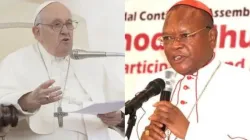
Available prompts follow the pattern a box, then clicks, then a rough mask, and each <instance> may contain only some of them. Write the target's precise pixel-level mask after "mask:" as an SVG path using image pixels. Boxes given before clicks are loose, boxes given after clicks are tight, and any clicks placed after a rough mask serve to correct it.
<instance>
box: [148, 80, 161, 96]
mask: <svg viewBox="0 0 250 140" xmlns="http://www.w3.org/2000/svg"><path fill="white" fill-rule="evenodd" d="M149 88H154V89H153V93H152V94H154V95H157V94H159V93H160V92H161V91H162V90H163V89H164V88H165V81H164V80H162V79H161V78H157V79H155V80H153V81H151V82H150V83H149V84H148V85H147V87H146V90H148V89H149ZM154 95H152V96H154Z"/></svg>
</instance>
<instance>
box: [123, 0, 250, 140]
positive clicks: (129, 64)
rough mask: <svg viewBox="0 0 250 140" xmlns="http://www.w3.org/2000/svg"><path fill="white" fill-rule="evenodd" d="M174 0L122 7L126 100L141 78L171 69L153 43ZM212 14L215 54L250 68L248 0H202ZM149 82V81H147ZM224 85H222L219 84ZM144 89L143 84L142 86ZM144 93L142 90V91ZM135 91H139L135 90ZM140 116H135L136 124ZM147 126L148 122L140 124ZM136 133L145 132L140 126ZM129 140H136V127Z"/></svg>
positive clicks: (134, 1) (142, 0) (136, 0)
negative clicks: (214, 28)
mask: <svg viewBox="0 0 250 140" xmlns="http://www.w3.org/2000/svg"><path fill="white" fill-rule="evenodd" d="M175 2H177V1H176V0H167V1H166V0H157V1H155V0H127V1H126V6H125V7H126V8H125V33H126V34H125V40H126V59H125V63H126V64H125V72H126V76H125V83H126V96H125V99H126V100H129V99H132V98H133V97H134V96H135V90H134V89H135V87H136V85H137V84H138V83H136V82H135V81H139V80H140V79H141V78H143V77H144V76H148V75H149V74H151V73H155V72H159V71H161V70H164V69H166V68H168V67H170V66H169V65H168V63H167V61H166V59H165V56H164V54H163V47H162V46H160V45H159V42H157V41H156V39H157V37H158V36H159V35H160V33H161V31H162V26H163V21H164V18H165V12H166V10H167V9H168V8H170V6H171V5H173V4H174V3H175ZM202 2H204V3H205V4H207V5H208V6H209V7H210V8H211V10H212V11H213V14H214V20H215V25H216V27H217V29H218V40H217V47H216V55H217V56H219V58H220V59H221V60H222V61H224V62H226V63H228V64H231V65H234V66H237V67H242V68H247V69H249V67H250V31H249V30H250V26H249V24H250V18H249V17H250V5H249V0H237V1H228V0H202ZM148 82H150V81H148ZM221 84H223V83H221ZM145 86H146V85H145ZM141 90H143V89H141ZM136 92H138V91H136ZM140 117H141V114H140V113H138V114H137V118H138V119H137V122H138V120H139V118H140ZM141 123H145V124H148V122H141ZM138 129H139V134H141V133H140V132H142V130H143V129H144V128H143V127H139V128H138ZM131 139H132V140H137V139H138V138H137V134H136V127H135V128H134V130H133V133H132V136H131Z"/></svg>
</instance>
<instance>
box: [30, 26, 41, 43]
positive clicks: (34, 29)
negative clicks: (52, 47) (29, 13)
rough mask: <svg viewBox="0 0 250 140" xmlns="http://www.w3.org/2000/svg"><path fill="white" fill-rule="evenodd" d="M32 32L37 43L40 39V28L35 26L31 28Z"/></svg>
mask: <svg viewBox="0 0 250 140" xmlns="http://www.w3.org/2000/svg"><path fill="white" fill-rule="evenodd" d="M32 32H33V35H34V37H35V39H36V40H38V41H39V38H40V28H39V27H37V26H34V27H32Z"/></svg>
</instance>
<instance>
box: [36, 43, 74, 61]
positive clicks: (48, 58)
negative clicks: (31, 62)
mask: <svg viewBox="0 0 250 140" xmlns="http://www.w3.org/2000/svg"><path fill="white" fill-rule="evenodd" d="M38 47H39V50H40V51H41V54H42V57H43V59H44V61H45V62H46V63H47V64H50V63H51V62H63V61H66V62H68V61H69V56H66V57H56V56H53V55H51V54H50V53H49V52H48V51H47V50H46V49H45V48H44V47H43V46H42V44H40V43H38Z"/></svg>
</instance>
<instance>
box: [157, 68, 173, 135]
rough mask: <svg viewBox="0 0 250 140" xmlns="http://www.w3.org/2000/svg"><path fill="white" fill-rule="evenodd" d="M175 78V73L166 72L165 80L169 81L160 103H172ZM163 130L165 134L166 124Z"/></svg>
mask: <svg viewBox="0 0 250 140" xmlns="http://www.w3.org/2000/svg"><path fill="white" fill-rule="evenodd" d="M173 76H174V72H172V71H166V72H165V78H166V79H167V81H166V82H165V83H166V85H165V88H164V90H163V91H162V92H161V96H160V101H170V97H171V92H172V90H173V88H172V85H173V84H172V82H173V80H172V79H173ZM161 130H162V131H163V132H165V130H166V125H165V124H163V127H162V128H161Z"/></svg>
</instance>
